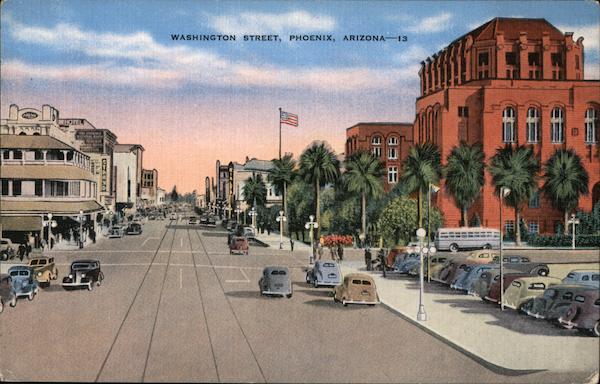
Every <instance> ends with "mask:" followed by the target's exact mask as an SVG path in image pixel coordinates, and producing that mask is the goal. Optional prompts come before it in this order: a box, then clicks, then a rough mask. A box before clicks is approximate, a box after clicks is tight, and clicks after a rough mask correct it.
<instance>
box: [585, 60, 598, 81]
mask: <svg viewBox="0 0 600 384" xmlns="http://www.w3.org/2000/svg"><path fill="white" fill-rule="evenodd" d="M585 79H586V80H600V65H599V64H598V63H597V62H596V63H585Z"/></svg>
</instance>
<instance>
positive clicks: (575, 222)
mask: <svg viewBox="0 0 600 384" xmlns="http://www.w3.org/2000/svg"><path fill="white" fill-rule="evenodd" d="M568 223H569V224H571V227H572V228H573V238H572V248H573V249H575V226H576V225H577V224H579V223H580V221H579V219H577V218H576V217H575V214H574V213H572V214H571V220H569V221H568Z"/></svg>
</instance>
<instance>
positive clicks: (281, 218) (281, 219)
mask: <svg viewBox="0 0 600 384" xmlns="http://www.w3.org/2000/svg"><path fill="white" fill-rule="evenodd" d="M275 220H277V222H279V249H283V223H284V222H285V221H286V220H287V218H286V217H285V212H283V211H279V216H277V218H276V219H275Z"/></svg>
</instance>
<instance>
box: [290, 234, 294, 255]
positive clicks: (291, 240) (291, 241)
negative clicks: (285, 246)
mask: <svg viewBox="0 0 600 384" xmlns="http://www.w3.org/2000/svg"><path fill="white" fill-rule="evenodd" d="M290 248H291V249H292V252H293V251H294V240H293V239H292V238H291V237H290Z"/></svg>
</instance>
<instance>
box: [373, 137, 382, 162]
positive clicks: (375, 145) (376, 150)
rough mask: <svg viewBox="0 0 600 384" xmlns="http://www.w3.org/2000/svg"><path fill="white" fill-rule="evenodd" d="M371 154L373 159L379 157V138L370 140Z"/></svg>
mask: <svg viewBox="0 0 600 384" xmlns="http://www.w3.org/2000/svg"><path fill="white" fill-rule="evenodd" d="M371 153H373V155H374V156H375V157H381V136H373V137H372V138H371Z"/></svg>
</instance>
